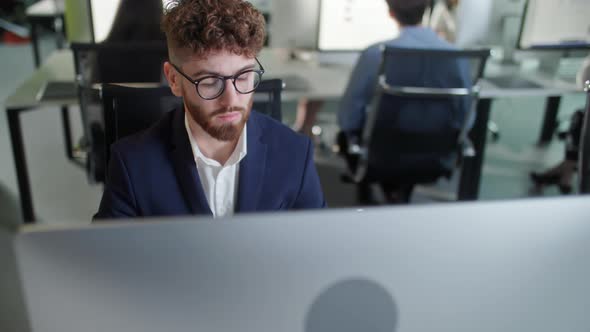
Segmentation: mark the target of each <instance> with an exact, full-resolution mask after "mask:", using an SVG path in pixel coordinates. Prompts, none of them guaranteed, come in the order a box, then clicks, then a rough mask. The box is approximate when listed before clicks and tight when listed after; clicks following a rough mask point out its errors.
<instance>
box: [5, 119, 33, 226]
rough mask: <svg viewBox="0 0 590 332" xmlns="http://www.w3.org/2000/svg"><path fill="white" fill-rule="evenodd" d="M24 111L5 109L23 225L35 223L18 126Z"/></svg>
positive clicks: (23, 150) (20, 133) (23, 148)
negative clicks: (21, 113)
mask: <svg viewBox="0 0 590 332" xmlns="http://www.w3.org/2000/svg"><path fill="white" fill-rule="evenodd" d="M22 111H24V109H14V108H13V109H11V108H9V109H7V110H6V114H7V116H8V128H9V130H10V139H11V141H12V154H13V156H14V166H15V168H16V177H17V182H18V190H19V196H20V202H21V209H22V213H23V220H24V222H25V223H32V222H34V221H35V212H34V209H33V196H32V194H31V185H30V181H29V172H28V171H27V160H26V157H25V146H24V142H23V134H22V130H21V125H20V112H22Z"/></svg>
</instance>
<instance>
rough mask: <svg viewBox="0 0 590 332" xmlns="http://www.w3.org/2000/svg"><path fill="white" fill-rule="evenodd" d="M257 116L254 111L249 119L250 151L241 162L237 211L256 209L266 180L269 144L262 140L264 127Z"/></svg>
mask: <svg viewBox="0 0 590 332" xmlns="http://www.w3.org/2000/svg"><path fill="white" fill-rule="evenodd" d="M255 117H256V114H255V113H254V112H252V114H251V115H250V120H249V121H248V131H247V135H248V141H247V144H248V152H247V154H246V157H244V159H242V161H241V162H240V172H239V180H238V202H237V203H238V204H237V205H236V208H235V211H236V212H248V211H250V212H251V211H256V208H257V207H258V204H259V200H260V193H261V190H262V184H263V182H264V170H265V169H266V159H267V157H266V151H267V145H266V143H265V142H263V141H262V129H261V128H260V127H259V124H258V122H257V121H255V120H254V119H253V118H255ZM252 120H254V121H252Z"/></svg>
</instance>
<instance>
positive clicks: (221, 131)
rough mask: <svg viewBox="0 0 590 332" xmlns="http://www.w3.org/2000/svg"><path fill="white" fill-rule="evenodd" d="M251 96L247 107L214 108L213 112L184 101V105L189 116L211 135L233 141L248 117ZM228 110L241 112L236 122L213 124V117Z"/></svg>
mask: <svg viewBox="0 0 590 332" xmlns="http://www.w3.org/2000/svg"><path fill="white" fill-rule="evenodd" d="M252 102H253V98H250V101H249V102H248V106H247V108H243V107H236V106H233V107H226V108H221V109H218V110H215V111H214V112H213V113H210V114H205V112H203V111H202V110H201V108H200V107H198V106H196V105H194V104H190V103H188V102H185V107H186V109H187V111H188V112H189V114H190V116H191V118H192V119H193V120H194V121H195V122H196V123H197V124H198V125H199V126H200V127H201V128H203V130H205V132H206V133H207V134H209V135H210V136H211V137H213V138H215V139H217V140H220V141H226V142H227V141H235V140H237V139H238V138H239V137H240V135H241V134H242V131H243V130H244V126H245V125H246V122H247V121H248V118H249V117H250V110H251V109H252ZM229 112H240V113H241V114H242V116H241V118H240V121H239V122H238V123H228V124H222V125H215V123H214V118H215V117H216V116H218V115H220V114H224V113H229Z"/></svg>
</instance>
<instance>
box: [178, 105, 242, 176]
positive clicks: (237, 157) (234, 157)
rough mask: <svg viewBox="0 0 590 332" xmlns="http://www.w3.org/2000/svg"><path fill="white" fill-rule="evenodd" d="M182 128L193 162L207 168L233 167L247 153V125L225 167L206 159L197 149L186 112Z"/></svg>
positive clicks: (215, 161)
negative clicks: (198, 162) (199, 161)
mask: <svg viewBox="0 0 590 332" xmlns="http://www.w3.org/2000/svg"><path fill="white" fill-rule="evenodd" d="M184 127H185V129H186V133H187V135H188V139H189V141H190V143H191V150H192V151H193V157H194V158H195V162H197V161H198V160H201V161H202V162H204V163H205V164H207V165H209V166H217V167H221V166H233V165H235V164H237V163H239V162H240V161H242V159H244V157H245V156H246V154H247V153H248V144H247V135H246V131H247V129H248V124H245V125H244V130H242V134H241V135H240V138H239V140H238V144H236V148H235V149H234V151H233V152H232V154H231V155H230V156H229V159H228V160H227V162H226V163H225V165H221V164H220V163H219V162H218V161H217V160H214V159H211V158H207V157H206V156H205V155H204V154H203V153H202V152H201V149H199V145H198V144H197V142H196V141H195V138H194V137H193V135H192V133H191V129H190V127H189V119H188V114H187V113H186V112H185V113H184Z"/></svg>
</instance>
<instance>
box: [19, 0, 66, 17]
mask: <svg viewBox="0 0 590 332" xmlns="http://www.w3.org/2000/svg"><path fill="white" fill-rule="evenodd" d="M25 14H26V15H27V16H29V17H55V16H59V15H63V14H64V1H63V0H41V1H39V2H37V3H35V4H33V5H31V6H29V7H27V9H26V10H25Z"/></svg>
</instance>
